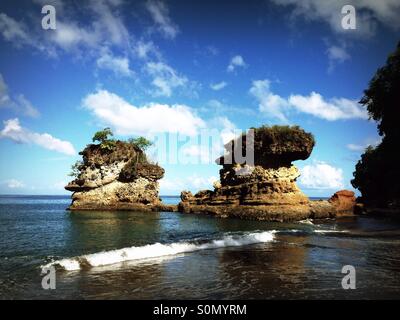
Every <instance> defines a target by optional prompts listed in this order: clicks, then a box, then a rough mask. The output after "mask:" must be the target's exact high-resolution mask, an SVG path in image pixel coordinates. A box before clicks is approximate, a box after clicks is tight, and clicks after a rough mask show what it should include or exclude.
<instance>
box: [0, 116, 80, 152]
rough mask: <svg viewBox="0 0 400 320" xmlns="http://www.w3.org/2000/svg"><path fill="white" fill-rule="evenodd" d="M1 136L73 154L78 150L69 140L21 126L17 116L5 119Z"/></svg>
mask: <svg viewBox="0 0 400 320" xmlns="http://www.w3.org/2000/svg"><path fill="white" fill-rule="evenodd" d="M0 138H3V139H4V138H7V139H10V140H12V141H14V142H16V143H21V144H36V145H38V146H40V147H42V148H45V149H48V150H52V151H57V152H60V153H64V154H66V155H70V156H73V155H75V154H76V151H75V149H74V147H73V145H72V144H71V143H70V142H68V141H63V140H60V139H57V138H54V137H53V136H51V135H50V134H48V133H36V132H32V131H30V130H28V129H25V128H23V127H21V125H20V123H19V120H18V119H17V118H15V119H10V120H7V121H4V128H3V130H2V131H1V132H0Z"/></svg>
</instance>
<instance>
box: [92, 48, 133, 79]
mask: <svg viewBox="0 0 400 320" xmlns="http://www.w3.org/2000/svg"><path fill="white" fill-rule="evenodd" d="M96 63H97V67H98V68H100V69H106V70H111V71H113V72H114V73H115V74H116V75H119V76H124V77H132V76H133V75H134V72H133V70H131V69H130V67H129V59H128V58H127V57H117V56H114V55H113V54H112V53H111V52H109V51H108V50H105V51H104V52H103V53H102V55H101V56H100V57H99V58H98V59H97V61H96Z"/></svg>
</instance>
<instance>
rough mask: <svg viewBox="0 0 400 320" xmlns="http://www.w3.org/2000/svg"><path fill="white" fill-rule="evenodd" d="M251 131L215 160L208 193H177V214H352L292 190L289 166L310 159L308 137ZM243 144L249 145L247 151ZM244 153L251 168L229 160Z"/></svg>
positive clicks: (274, 217) (291, 131)
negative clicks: (216, 174) (250, 159)
mask: <svg viewBox="0 0 400 320" xmlns="http://www.w3.org/2000/svg"><path fill="white" fill-rule="evenodd" d="M253 130H254V135H253V136H246V135H242V136H241V137H239V138H237V139H235V140H232V141H231V142H230V143H228V144H227V145H226V146H225V148H226V152H225V156H222V157H220V158H219V159H217V163H218V164H221V165H222V169H221V170H220V172H219V174H220V181H219V182H218V183H215V184H214V190H212V191H211V190H202V191H200V192H198V193H196V194H195V195H192V194H191V193H190V192H186V191H184V192H182V193H181V202H180V203H179V210H180V211H181V212H184V213H208V214H212V215H216V216H219V217H240V218H245V219H257V220H270V221H290V220H302V219H307V218H327V217H334V216H336V215H338V214H339V213H340V214H343V213H345V211H346V212H350V211H351V210H352V209H350V210H344V209H343V208H342V207H340V208H339V206H338V204H339V203H340V204H342V202H341V201H338V200H336V201H333V200H332V201H318V202H312V201H310V200H309V199H308V197H307V196H306V195H305V194H304V193H303V192H302V191H301V190H300V189H299V188H298V186H297V185H296V180H297V178H298V177H299V176H300V172H299V170H298V169H297V168H296V166H294V165H293V164H292V162H293V161H295V160H305V159H307V158H308V157H309V156H310V154H311V152H312V149H313V147H314V144H315V141H314V137H313V136H312V134H311V133H307V132H305V131H304V130H303V129H301V128H299V127H297V126H293V127H288V126H273V127H266V126H263V127H261V128H255V129H253ZM246 139H252V141H250V143H248V144H247V148H246ZM238 148H239V150H238ZM238 151H240V152H241V153H240V152H238ZM246 152H247V153H248V152H252V153H253V154H254V161H253V163H251V164H249V163H247V162H244V163H240V162H239V161H237V159H235V155H238V154H239V155H240V154H246ZM341 199H342V198H341ZM346 209H348V208H347V207H346Z"/></svg>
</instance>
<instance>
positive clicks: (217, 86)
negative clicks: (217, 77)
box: [210, 81, 228, 91]
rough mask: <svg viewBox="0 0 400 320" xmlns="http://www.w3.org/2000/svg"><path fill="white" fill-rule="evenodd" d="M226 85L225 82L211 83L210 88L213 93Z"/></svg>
mask: <svg viewBox="0 0 400 320" xmlns="http://www.w3.org/2000/svg"><path fill="white" fill-rule="evenodd" d="M227 85H228V84H227V83H226V82H225V81H221V82H218V83H211V84H210V88H211V89H212V90H214V91H219V90H222V89H223V88H225V87H226V86H227Z"/></svg>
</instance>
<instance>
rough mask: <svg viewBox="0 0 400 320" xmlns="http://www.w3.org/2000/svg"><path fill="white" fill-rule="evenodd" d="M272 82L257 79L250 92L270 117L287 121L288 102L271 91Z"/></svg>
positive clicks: (263, 111)
mask: <svg viewBox="0 0 400 320" xmlns="http://www.w3.org/2000/svg"><path fill="white" fill-rule="evenodd" d="M270 84H271V82H270V81H269V80H267V79H266V80H255V81H253V84H252V87H251V88H250V94H251V95H253V96H254V97H255V98H256V99H257V101H258V108H259V110H260V112H262V113H263V114H265V115H266V116H268V117H271V118H275V119H278V120H280V121H282V122H287V119H286V116H285V114H284V112H285V111H286V109H287V107H288V102H287V101H286V100H285V99H283V98H282V97H280V96H279V95H276V94H274V93H272V92H271V90H270Z"/></svg>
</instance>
